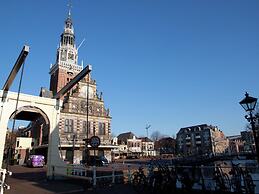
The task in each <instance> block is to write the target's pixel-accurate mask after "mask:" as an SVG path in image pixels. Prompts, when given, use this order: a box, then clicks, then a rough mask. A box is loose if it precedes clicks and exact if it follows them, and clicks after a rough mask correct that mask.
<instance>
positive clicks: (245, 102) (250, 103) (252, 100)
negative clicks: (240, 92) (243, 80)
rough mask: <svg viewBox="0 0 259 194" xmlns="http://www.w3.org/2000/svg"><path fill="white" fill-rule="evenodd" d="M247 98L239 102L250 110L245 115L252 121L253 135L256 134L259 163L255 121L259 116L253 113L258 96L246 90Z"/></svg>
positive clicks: (258, 150)
mask: <svg viewBox="0 0 259 194" xmlns="http://www.w3.org/2000/svg"><path fill="white" fill-rule="evenodd" d="M245 96H246V97H245V98H244V99H243V100H241V101H240V102H239V104H240V105H241V106H242V107H243V108H244V109H245V111H246V112H248V115H246V116H245V118H246V119H247V121H248V122H250V124H251V127H252V131H253V135H254V141H255V149H256V156H257V163H258V164H259V144H258V134H257V131H256V129H255V121H256V119H257V118H258V117H257V116H254V115H253V110H254V109H255V106H256V103H257V98H254V97H251V96H249V94H248V93H247V92H246V94H245Z"/></svg>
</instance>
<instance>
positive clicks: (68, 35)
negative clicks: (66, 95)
mask: <svg viewBox="0 0 259 194" xmlns="http://www.w3.org/2000/svg"><path fill="white" fill-rule="evenodd" d="M82 69H83V64H81V65H79V64H78V50H77V48H76V44H75V35H74V28H73V23H72V19H71V13H70V10H69V12H68V16H67V19H66V20H65V26H64V31H63V33H62V34H61V36H60V43H59V47H58V49H57V54H56V62H55V64H54V65H52V64H51V67H50V90H51V91H52V92H53V95H55V94H56V93H57V92H59V90H61V89H62V88H63V87H64V86H65V85H66V84H67V83H68V82H69V81H70V80H71V79H73V78H74V77H75V76H76V75H77V74H78V73H79V72H80V71H81V70H82Z"/></svg>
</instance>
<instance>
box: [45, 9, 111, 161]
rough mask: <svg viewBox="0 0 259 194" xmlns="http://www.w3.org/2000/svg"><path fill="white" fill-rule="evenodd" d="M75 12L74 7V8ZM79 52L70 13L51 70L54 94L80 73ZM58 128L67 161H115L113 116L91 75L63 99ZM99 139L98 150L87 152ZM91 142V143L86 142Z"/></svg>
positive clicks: (63, 154)
mask: <svg viewBox="0 0 259 194" xmlns="http://www.w3.org/2000/svg"><path fill="white" fill-rule="evenodd" d="M70 8H71V7H70ZM81 70H83V64H81V65H79V64H78V48H77V47H76V44H75V35H74V28H73V23H72V19H71V13H70V10H69V12H68V16H67V18H66V20H65V26H64V31H63V33H62V34H61V36H60V43H59V47H58V49H57V53H56V62H55V64H53V65H51V67H50V90H51V91H52V93H53V95H55V94H56V93H58V92H59V91H60V90H61V89H62V88H63V87H64V86H65V85H66V84H67V83H68V82H70V81H71V80H72V79H73V78H74V77H75V76H76V75H78V73H80V71H81ZM62 101H63V103H62V108H61V111H60V119H59V124H58V130H59V144H60V147H59V149H60V153H62V154H61V155H62V157H63V159H64V160H68V161H71V163H74V162H78V161H80V160H82V159H84V158H85V157H86V156H88V155H89V154H90V155H93V154H94V153H95V151H96V154H97V155H99V156H105V157H106V158H107V159H108V160H111V149H112V146H111V145H110V142H111V119H112V118H111V115H110V110H109V109H108V108H106V107H105V104H104V100H103V93H102V92H98V90H97V85H96V81H95V80H94V79H92V78H91V74H90V73H89V74H87V75H86V76H85V77H84V78H82V79H81V80H80V81H79V82H78V83H77V84H76V85H75V86H74V87H73V88H72V89H71V90H70V91H69V92H68V93H67V94H66V95H64V97H63V98H62ZM92 136H98V137H99V139H100V146H99V147H98V149H93V148H88V147H87V150H86V149H85V143H86V142H88V140H89V139H90V137H92ZM85 140H87V141H85Z"/></svg>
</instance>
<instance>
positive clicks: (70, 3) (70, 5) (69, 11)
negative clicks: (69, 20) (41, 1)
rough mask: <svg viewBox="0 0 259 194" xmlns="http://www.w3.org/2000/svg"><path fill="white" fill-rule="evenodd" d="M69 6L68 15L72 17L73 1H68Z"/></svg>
mask: <svg viewBox="0 0 259 194" xmlns="http://www.w3.org/2000/svg"><path fill="white" fill-rule="evenodd" d="M67 6H68V15H69V16H70V15H71V9H72V0H69V1H68V4H67Z"/></svg>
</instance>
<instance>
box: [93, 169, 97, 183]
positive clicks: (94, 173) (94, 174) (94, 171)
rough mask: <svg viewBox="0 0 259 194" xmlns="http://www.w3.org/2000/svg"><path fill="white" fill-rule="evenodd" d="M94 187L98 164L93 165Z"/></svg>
mask: <svg viewBox="0 0 259 194" xmlns="http://www.w3.org/2000/svg"><path fill="white" fill-rule="evenodd" d="M93 187H96V166H93Z"/></svg>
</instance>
